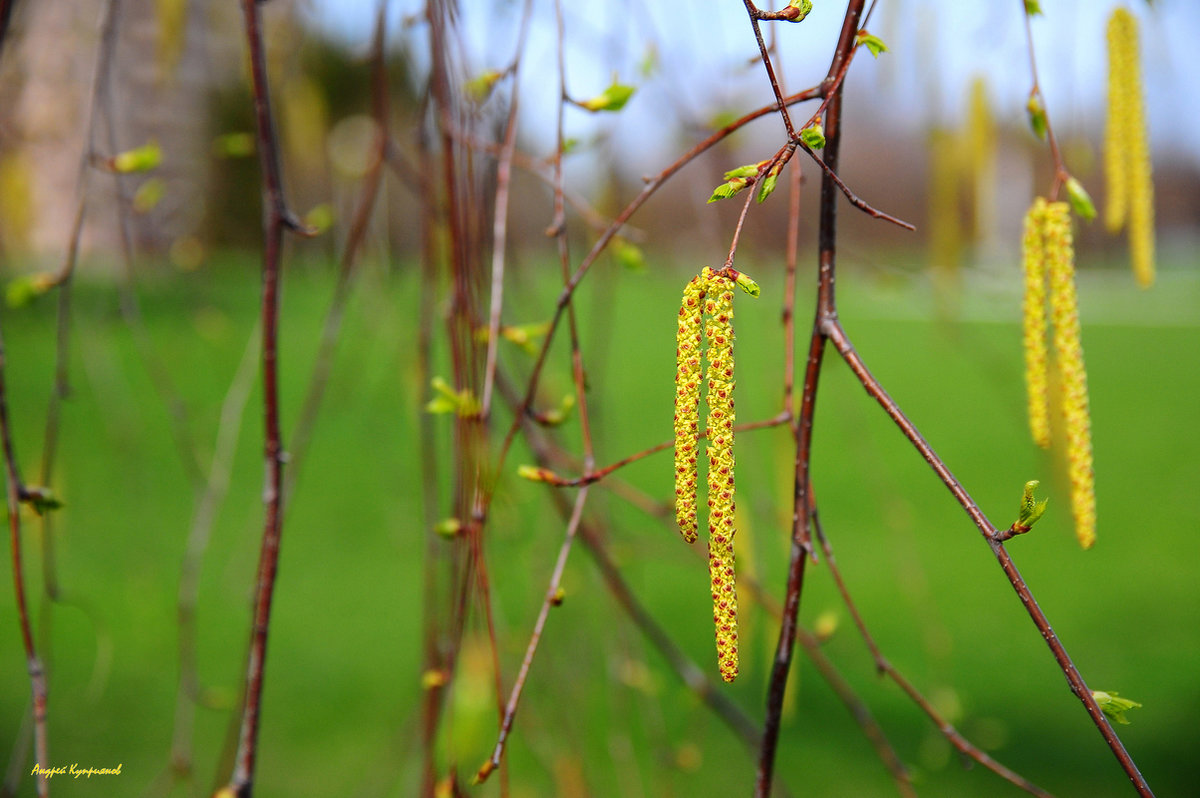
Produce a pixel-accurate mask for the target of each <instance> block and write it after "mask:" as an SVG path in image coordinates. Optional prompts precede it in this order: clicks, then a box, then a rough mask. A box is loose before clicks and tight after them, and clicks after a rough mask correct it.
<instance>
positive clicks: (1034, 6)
mask: <svg viewBox="0 0 1200 798" xmlns="http://www.w3.org/2000/svg"><path fill="white" fill-rule="evenodd" d="M1041 13H1042V4H1041V3H1040V2H1039V0H1025V14H1026V15H1028V16H1031V17H1036V16H1037V15H1038V14H1041Z"/></svg>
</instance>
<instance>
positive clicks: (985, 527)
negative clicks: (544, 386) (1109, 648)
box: [824, 318, 1153, 796]
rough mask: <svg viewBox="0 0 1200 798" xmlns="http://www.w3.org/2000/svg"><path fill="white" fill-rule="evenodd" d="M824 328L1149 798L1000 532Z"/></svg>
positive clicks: (848, 348) (838, 331)
mask: <svg viewBox="0 0 1200 798" xmlns="http://www.w3.org/2000/svg"><path fill="white" fill-rule="evenodd" d="M824 327H825V332H826V334H827V335H828V337H829V340H830V342H831V343H832V344H833V345H834V347H835V348H836V349H837V351H838V353H839V354H840V355H841V356H842V359H843V360H844V361H845V362H846V364H847V365H848V366H850V370H851V371H853V372H854V375H855V376H856V377H857V378H858V380H859V382H860V383H861V384H862V386H863V387H864V388H865V389H866V391H867V393H868V394H870V395H871V396H872V397H873V398H874V399H875V400H876V401H877V402H879V404H880V406H881V407H883V409H884V411H885V412H886V413H887V414H888V416H889V417H890V418H891V419H892V421H893V422H895V424H896V426H898V427H899V428H900V430H901V431H902V432H903V433H904V436H905V437H906V438H908V439H909V441H910V442H911V443H912V444H913V446H914V448H916V449H917V451H918V452H920V453H921V456H922V457H924V458H925V461H926V462H927V463H929V466H930V468H932V469H933V470H934V473H936V474H937V475H938V477H939V478H940V479H941V480H942V482H943V484H945V485H946V487H947V488H948V489H949V490H950V492H951V493H952V494H953V495H954V498H955V500H956V501H957V502H958V504H959V506H961V507H962V508H963V510H964V511H966V513H967V515H968V516H969V517H970V518H971V520H972V522H974V524H975V526H976V527H977V528H978V529H979V532H980V534H982V535H983V538H984V540H986V541H987V543H988V546H989V547H990V548H991V550H992V554H993V555H994V556H995V557H996V560H997V561H998V562H999V563H1000V567H1001V568H1002V569H1003V570H1004V573H1005V575H1006V576H1007V577H1008V580H1009V582H1010V583H1011V584H1012V586H1013V590H1014V591H1016V593H1017V597H1018V598H1019V599H1020V600H1021V604H1022V605H1023V606H1024V607H1025V610H1026V611H1027V612H1028V613H1029V617H1030V618H1031V619H1032V620H1033V623H1034V625H1035V626H1036V627H1037V629H1038V632H1039V633H1040V634H1041V635H1042V638H1043V639H1044V640H1045V641H1046V645H1047V646H1049V647H1050V651H1051V653H1052V654H1053V656H1054V660H1055V662H1057V663H1058V666H1059V668H1060V669H1061V670H1062V672H1063V675H1064V676H1065V677H1066V679H1067V683H1068V685H1070V687H1071V692H1073V693H1074V694H1075V696H1076V697H1077V698H1078V699H1079V700H1080V702H1082V703H1083V705H1084V709H1085V710H1086V711H1087V713H1088V716H1089V717H1090V718H1091V719H1092V723H1093V724H1094V725H1095V726H1096V728H1097V730H1098V731H1099V732H1100V735H1101V737H1103V738H1104V741H1105V743H1106V744H1107V745H1108V747H1109V749H1110V750H1111V751H1112V753H1113V756H1114V757H1115V758H1116V760H1117V762H1118V763H1120V765H1121V768H1122V769H1123V770H1124V771H1125V774H1126V775H1127V776H1128V777H1129V780H1130V782H1131V783H1132V784H1133V786H1134V788H1135V789H1136V790H1137V791H1138V794H1139V795H1142V796H1149V795H1153V793H1152V792H1151V790H1150V786H1149V784H1148V783H1147V782H1146V780H1145V778H1144V777H1143V776H1142V774H1141V772H1140V771H1139V770H1138V767H1137V765H1136V764H1135V763H1134V761H1133V758H1132V757H1131V756H1130V755H1129V752H1128V751H1126V749H1125V746H1124V744H1123V743H1122V742H1121V740H1120V738H1119V737H1118V736H1117V733H1116V730H1115V729H1113V727H1112V723H1110V722H1109V720H1108V718H1107V717H1106V716H1105V715H1104V713H1103V712H1102V711H1101V710H1100V706H1099V704H1097V703H1096V699H1095V698H1094V697H1093V696H1092V693H1091V691H1090V690H1089V689H1088V688H1087V684H1086V683H1085V682H1084V680H1083V676H1082V675H1081V674H1080V673H1079V669H1078V668H1076V667H1075V663H1074V662H1073V661H1072V659H1071V657H1070V656H1069V655H1068V654H1067V651H1066V649H1065V648H1064V647H1063V645H1062V643H1061V642H1060V641H1059V639H1058V635H1057V634H1055V632H1054V629H1053V627H1051V625H1050V621H1049V619H1048V618H1047V617H1046V615H1045V613H1044V612H1042V609H1041V607H1039V606H1038V603H1037V601H1036V600H1035V599H1034V597H1033V594H1032V593H1031V592H1030V590H1029V586H1028V585H1027V584H1026V583H1025V581H1024V579H1022V577H1021V575H1020V573H1019V572H1018V571H1017V568H1016V565H1015V564H1014V563H1013V561H1012V558H1011V557H1010V555H1009V553H1008V550H1007V549H1006V548H1005V547H1004V545H1003V543H1002V542H1001V538H1002V537H1003V533H1002V531H1001V530H998V529H997V528H996V527H995V526H994V525H993V524H992V522H991V521H989V520H988V518H987V517H986V516H985V515H984V514H983V511H982V510H980V509H979V506H978V505H977V504H976V503H975V501H974V499H972V498H971V496H970V494H969V493H967V490H966V488H964V487H963V486H962V484H961V483H960V482H959V481H958V479H957V478H955V476H954V475H953V474H952V473H951V472H950V469H949V468H948V467H947V466H946V464H945V463H944V462H943V461H942V459H941V458H940V457H938V455H937V453H936V452H934V451H933V448H932V447H931V446H930V445H929V444H928V443H927V442H926V441H925V439H924V438H923V437H922V436H921V433H920V432H919V431H918V430H917V428H916V427H915V426H914V425H913V423H912V422H911V421H910V420H909V419H908V417H907V416H905V414H904V413H903V411H901V410H900V408H899V406H898V405H897V404H896V402H895V401H894V400H893V399H892V398H891V396H889V395H888V393H887V391H885V390H884V389H883V386H882V385H880V384H879V382H878V380H876V379H875V377H874V375H872V374H871V372H870V371H869V370H868V369H867V367H866V365H865V364H864V363H863V361H862V358H861V357H859V355H858V353H857V352H856V351H855V349H854V347H853V345H851V343H850V340H849V338H848V337H847V336H846V333H845V330H844V329H842V326H841V324H840V323H839V322H838V321H837V319H836V318H827V319H825V323H824Z"/></svg>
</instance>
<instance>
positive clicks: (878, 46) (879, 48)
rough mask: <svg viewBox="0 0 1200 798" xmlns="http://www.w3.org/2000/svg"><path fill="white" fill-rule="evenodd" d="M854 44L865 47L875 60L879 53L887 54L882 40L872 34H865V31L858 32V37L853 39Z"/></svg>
mask: <svg viewBox="0 0 1200 798" xmlns="http://www.w3.org/2000/svg"><path fill="white" fill-rule="evenodd" d="M854 43H855V44H862V45H866V48H867V49H868V50H870V51H871V55H872V56H873V57H875V58H878V57H879V54H880V53H886V52H887V45H886V44H884V43H883V39H881V38H879V37H878V36H876V35H874V34H871V33H867V32H866V31H865V30H860V31H859V32H858V35H857V36H855V37H854Z"/></svg>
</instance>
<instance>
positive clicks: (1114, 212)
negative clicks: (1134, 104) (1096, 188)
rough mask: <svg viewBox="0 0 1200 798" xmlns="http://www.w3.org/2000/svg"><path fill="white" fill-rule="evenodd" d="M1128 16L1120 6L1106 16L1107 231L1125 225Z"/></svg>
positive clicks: (1105, 224) (1129, 19) (1105, 138)
mask: <svg viewBox="0 0 1200 798" xmlns="http://www.w3.org/2000/svg"><path fill="white" fill-rule="evenodd" d="M1131 24H1132V15H1130V13H1129V11H1128V10H1126V9H1124V8H1118V9H1116V10H1115V11H1113V13H1112V16H1111V17H1109V19H1108V27H1107V29H1106V32H1105V34H1106V35H1105V38H1106V39H1107V42H1108V109H1107V116H1106V117H1105V123H1104V182H1105V186H1106V189H1105V194H1106V196H1105V204H1104V226H1105V227H1107V228H1108V231H1109V232H1110V233H1117V232H1120V230H1121V228H1123V227H1124V226H1125V218H1126V215H1127V208H1128V206H1129V160H1128V157H1127V152H1126V150H1125V144H1126V136H1127V132H1128V122H1129V81H1128V80H1127V79H1126V78H1127V77H1128V75H1129V69H1130V67H1131V66H1134V65H1133V64H1132V63H1131V61H1132V58H1131V55H1132V54H1131V53H1130V51H1129V43H1130V36H1129V33H1130V25H1131Z"/></svg>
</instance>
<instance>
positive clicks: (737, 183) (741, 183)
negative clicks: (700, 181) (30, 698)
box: [708, 177, 750, 203]
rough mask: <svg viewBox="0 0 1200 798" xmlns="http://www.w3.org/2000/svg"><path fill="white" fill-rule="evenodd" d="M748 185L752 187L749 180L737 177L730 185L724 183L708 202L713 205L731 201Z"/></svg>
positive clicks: (716, 189) (715, 190)
mask: <svg viewBox="0 0 1200 798" xmlns="http://www.w3.org/2000/svg"><path fill="white" fill-rule="evenodd" d="M748 185H750V181H749V180H748V179H747V178H744V177H735V178H734V179H733V180H730V181H729V182H728V183H722V184H721V185H719V186H717V187H716V188H715V189H713V193H712V196H711V197H709V198H708V201H709V203H713V202H716V201H717V200H723V199H729V198H730V197H732V196H733V195H734V194H737V193H738V192H739V191H741V190H742V189H744V188H745V187H746V186H748Z"/></svg>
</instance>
